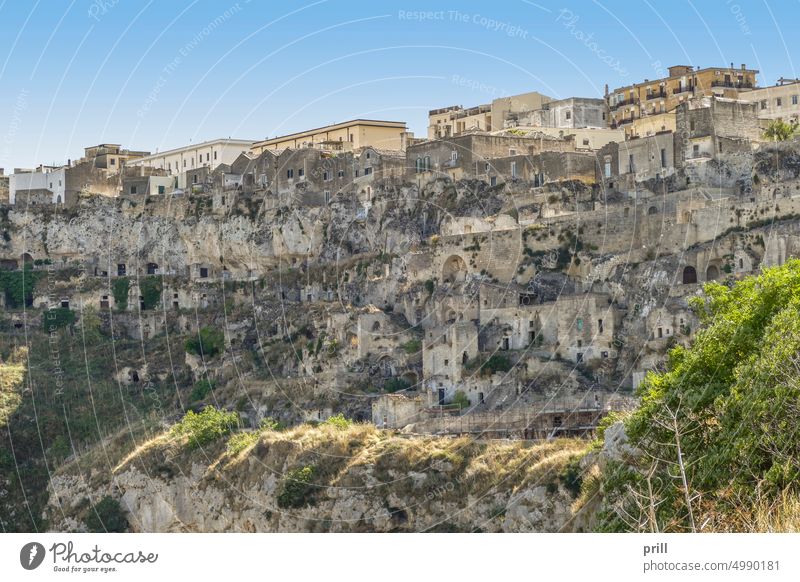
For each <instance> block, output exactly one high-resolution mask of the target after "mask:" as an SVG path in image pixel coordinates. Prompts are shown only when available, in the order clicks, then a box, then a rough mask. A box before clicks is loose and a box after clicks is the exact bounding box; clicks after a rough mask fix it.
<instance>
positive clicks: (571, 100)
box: [504, 97, 608, 129]
mask: <svg viewBox="0 0 800 582" xmlns="http://www.w3.org/2000/svg"><path fill="white" fill-rule="evenodd" d="M607 108H608V106H607V105H606V102H605V100H604V99H594V98H591V97H568V98H567V99H558V100H554V101H549V102H547V103H543V104H542V106H541V108H539V109H535V110H533V111H527V112H526V111H520V112H512V113H510V114H509V116H508V117H507V118H506V120H505V122H504V127H517V126H528V127H551V128H556V129H582V128H588V127H593V128H606V127H608V122H607V120H606V118H607Z"/></svg>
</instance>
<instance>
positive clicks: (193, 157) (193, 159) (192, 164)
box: [192, 156, 194, 168]
mask: <svg viewBox="0 0 800 582" xmlns="http://www.w3.org/2000/svg"><path fill="white" fill-rule="evenodd" d="M192 167H193V168H194V156H192Z"/></svg>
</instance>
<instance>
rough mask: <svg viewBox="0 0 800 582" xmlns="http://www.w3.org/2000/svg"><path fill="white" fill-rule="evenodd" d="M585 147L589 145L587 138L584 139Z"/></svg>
mask: <svg viewBox="0 0 800 582" xmlns="http://www.w3.org/2000/svg"><path fill="white" fill-rule="evenodd" d="M583 145H585V146H588V145H589V138H586V137H585V138H583Z"/></svg>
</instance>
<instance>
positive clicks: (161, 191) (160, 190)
mask: <svg viewBox="0 0 800 582" xmlns="http://www.w3.org/2000/svg"><path fill="white" fill-rule="evenodd" d="M158 193H159V194H163V193H164V186H159V187H158Z"/></svg>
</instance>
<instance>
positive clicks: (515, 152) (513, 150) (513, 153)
mask: <svg viewBox="0 0 800 582" xmlns="http://www.w3.org/2000/svg"><path fill="white" fill-rule="evenodd" d="M508 155H509V156H516V155H517V150H515V149H510V150H508Z"/></svg>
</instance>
